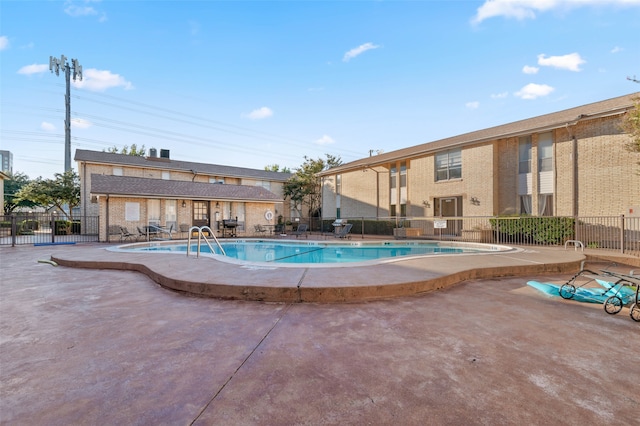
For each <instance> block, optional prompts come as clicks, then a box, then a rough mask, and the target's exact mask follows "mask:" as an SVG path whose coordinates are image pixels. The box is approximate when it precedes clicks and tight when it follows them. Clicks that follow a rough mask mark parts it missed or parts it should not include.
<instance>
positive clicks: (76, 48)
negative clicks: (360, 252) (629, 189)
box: [0, 0, 640, 179]
mask: <svg viewBox="0 0 640 426" xmlns="http://www.w3.org/2000/svg"><path fill="white" fill-rule="evenodd" d="M0 19H1V22H0V23H1V26H0V61H1V62H0V72H1V74H0V79H1V80H0V90H1V92H0V94H1V118H0V138H1V139H0V149H3V150H9V151H11V152H13V155H14V172H22V173H26V174H27V175H28V176H29V177H30V178H32V179H33V178H36V177H38V176H42V177H45V178H50V177H52V176H53V174H54V173H57V172H62V171H63V170H64V111H65V105H64V93H65V79H64V77H63V74H62V73H61V74H60V75H59V76H56V75H55V74H54V73H51V72H50V70H49V57H50V56H54V57H57V58H60V56H61V55H65V56H66V58H67V59H68V61H69V63H70V62H71V59H77V60H78V61H79V63H80V65H82V68H83V80H82V81H78V82H76V83H74V84H73V85H72V88H71V113H72V115H71V118H72V120H71V121H72V129H71V135H72V153H73V152H74V151H75V149H77V148H81V149H91V150H97V151H102V150H103V149H106V148H109V147H112V146H117V147H118V148H122V147H123V146H125V145H131V144H137V145H138V146H141V145H144V146H145V147H146V148H147V149H148V148H152V147H153V148H157V149H158V150H159V149H169V150H170V152H171V158H173V159H179V160H185V161H197V162H206V163H215V164H226V165H234V166H241V167H250V168H258V169H262V168H264V166H266V165H270V164H278V165H280V166H281V167H289V168H291V169H295V168H296V167H297V166H299V165H300V164H302V162H303V161H304V156H308V157H310V158H319V157H324V154H325V153H328V154H332V155H336V156H340V158H341V159H342V160H343V162H348V161H353V160H356V159H359V158H362V157H365V156H368V155H369V153H370V151H371V152H374V153H375V152H390V151H393V150H396V149H400V148H405V147H408V146H412V145H417V144H421V143H425V142H431V141H435V140H438V139H441V138H445V137H449V136H455V135H459V134H462V133H466V132H470V131H474V130H478V129H483V128H486V127H491V126H495V125H500V124H504V123H509V122H512V121H516V120H520V119H524V118H528V117H532V116H536V115H542V114H546V113H550V112H554V111H559V110H563V109H566V108H571V107H575V106H579V105H583V104H586V103H591V102H596V101H600V100H604V99H609V98H613V97H616V96H620V95H624V94H628V93H632V92H636V91H638V90H640V85H638V84H637V83H634V82H632V81H630V80H628V79H627V77H631V78H633V77H634V76H637V77H640V41H639V40H640V39H639V38H638V34H640V0H593V1H590V0H576V1H570V0H564V1H556V0H545V1H541V0H523V1H508V0H491V1H417V0H416V1H394V0H389V1H366V0H361V1H303V0H299V1H274V2H272V1H253V2H249V1H205V0H201V1H142V0H140V1H6V0H2V1H1V2H0ZM73 166H74V167H75V163H73Z"/></svg>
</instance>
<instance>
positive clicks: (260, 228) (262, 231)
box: [253, 224, 267, 235]
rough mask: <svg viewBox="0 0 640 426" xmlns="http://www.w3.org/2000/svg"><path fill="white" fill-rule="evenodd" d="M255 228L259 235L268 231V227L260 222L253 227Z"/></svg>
mask: <svg viewBox="0 0 640 426" xmlns="http://www.w3.org/2000/svg"><path fill="white" fill-rule="evenodd" d="M253 230H254V231H255V233H256V234H258V235H264V234H265V233H266V232H267V228H265V227H264V226H262V225H260V224H258V225H256V226H254V227H253Z"/></svg>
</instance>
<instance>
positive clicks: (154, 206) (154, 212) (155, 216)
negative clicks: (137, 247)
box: [147, 199, 160, 225]
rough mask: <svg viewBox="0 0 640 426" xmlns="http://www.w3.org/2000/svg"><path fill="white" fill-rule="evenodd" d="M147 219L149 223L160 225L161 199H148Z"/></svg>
mask: <svg viewBox="0 0 640 426" xmlns="http://www.w3.org/2000/svg"><path fill="white" fill-rule="evenodd" d="M147 221H148V222H149V225H160V200H156V199H151V200H147Z"/></svg>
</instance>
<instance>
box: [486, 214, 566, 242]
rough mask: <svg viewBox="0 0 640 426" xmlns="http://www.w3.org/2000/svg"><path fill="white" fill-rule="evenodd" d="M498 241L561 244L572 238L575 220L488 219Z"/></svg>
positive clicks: (553, 218)
mask: <svg viewBox="0 0 640 426" xmlns="http://www.w3.org/2000/svg"><path fill="white" fill-rule="evenodd" d="M489 221H490V222H491V227H492V229H493V231H494V232H495V233H496V238H497V239H499V241H509V242H513V243H523V244H556V245H560V244H563V243H564V242H565V241H566V240H570V239H572V238H573V235H574V229H575V219H574V218H571V217H533V216H522V217H520V216H518V217H513V216H512V217H499V218H495V219H490V220H489Z"/></svg>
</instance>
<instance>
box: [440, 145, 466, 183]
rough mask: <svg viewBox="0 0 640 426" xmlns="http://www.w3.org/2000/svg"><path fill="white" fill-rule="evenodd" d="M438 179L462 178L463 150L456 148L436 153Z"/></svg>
mask: <svg viewBox="0 0 640 426" xmlns="http://www.w3.org/2000/svg"><path fill="white" fill-rule="evenodd" d="M435 158H436V181H442V180H451V179H460V178H462V151H461V150H459V149H454V150H451V151H446V152H441V153H439V154H436V157H435Z"/></svg>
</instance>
